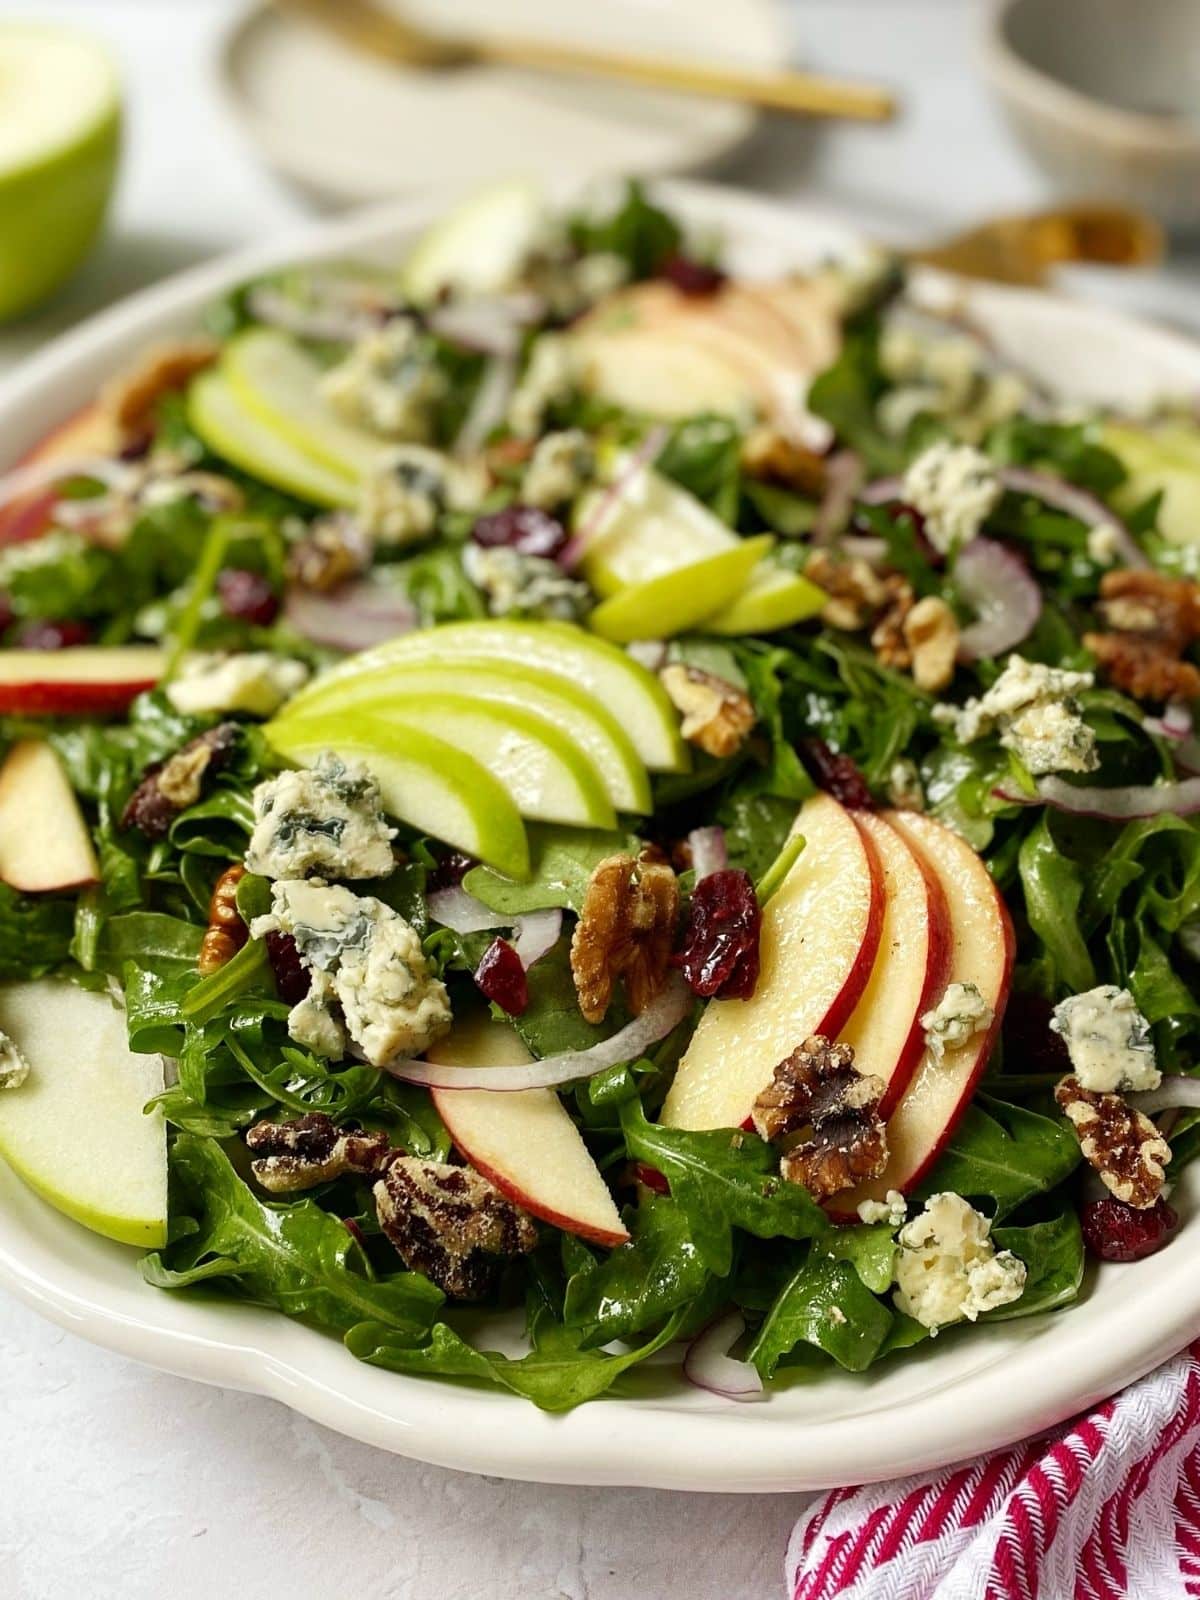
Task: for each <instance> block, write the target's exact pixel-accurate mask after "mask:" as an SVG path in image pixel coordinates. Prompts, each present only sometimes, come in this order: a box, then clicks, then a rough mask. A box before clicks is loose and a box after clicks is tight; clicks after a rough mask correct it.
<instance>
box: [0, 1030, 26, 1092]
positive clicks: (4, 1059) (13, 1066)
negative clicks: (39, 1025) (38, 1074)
mask: <svg viewBox="0 0 1200 1600" xmlns="http://www.w3.org/2000/svg"><path fill="white" fill-rule="evenodd" d="M28 1076H29V1063H28V1061H26V1059H25V1057H24V1056H23V1055H22V1054H21V1051H20V1050H19V1049H18V1047H17V1045H16V1043H15V1042H14V1041H13V1040H12V1039H10V1038H9V1036H8V1034H6V1033H3V1032H0V1089H19V1088H20V1087H21V1085H22V1084H23V1083H24V1082H25V1080H26V1078H28Z"/></svg>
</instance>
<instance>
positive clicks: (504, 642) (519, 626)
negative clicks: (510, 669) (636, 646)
mask: <svg viewBox="0 0 1200 1600" xmlns="http://www.w3.org/2000/svg"><path fill="white" fill-rule="evenodd" d="M466 660H471V661H480V660H482V661H484V662H486V663H488V664H489V666H490V664H491V663H493V662H504V663H505V664H506V665H507V664H509V663H516V664H517V665H518V666H522V667H525V668H527V669H529V670H530V671H533V672H536V673H539V674H545V675H546V676H547V678H549V679H550V680H552V682H553V684H554V687H556V688H557V687H559V682H560V680H565V681H566V682H567V683H568V684H574V685H575V686H576V687H577V688H579V689H581V690H583V691H585V692H586V693H587V694H589V695H591V696H592V697H593V698H595V699H596V700H598V701H599V702H600V704H601V705H602V706H604V707H605V708H606V709H607V711H608V712H609V714H610V715H611V716H613V717H615V718H617V720H618V721H619V722H620V724H621V726H622V727H623V728H624V729H625V731H626V733H627V734H628V735H629V737H630V739H631V740H632V741H633V743H634V745H635V746H636V748H637V752H638V754H639V755H640V757H641V758H642V760H643V761H644V762H645V764H646V766H648V767H649V768H650V770H651V771H652V772H686V771H687V770H688V767H689V765H690V757H689V754H688V747H687V745H686V744H685V743H684V741H683V739H682V737H681V735H680V732H679V714H678V712H677V711H676V710H675V708H674V706H672V704H671V702H670V700H669V699H668V698H667V694H666V691H665V690H664V689H663V687H662V685H661V684H660V683H659V681H658V679H657V678H656V677H655V676H654V674H653V673H652V672H648V671H647V670H646V668H645V667H643V666H642V665H641V664H640V663H639V662H637V661H634V660H633V658H632V657H631V656H629V655H627V654H626V653H625V651H624V650H622V649H620V648H619V647H618V646H617V645H615V644H610V643H609V642H608V641H607V640H606V639H599V638H597V637H596V635H595V634H594V633H588V632H587V631H586V630H585V629H583V628H580V627H577V626H576V625H575V624H574V623H570V622H533V623H529V622H501V621H498V622H452V623H447V624H446V625H445V626H444V627H440V628H428V629H424V630H422V631H420V632H417V633H409V634H403V635H401V636H400V637H398V638H395V639H389V640H388V641H387V642H386V643H385V644H381V645H377V646H376V647H375V648H374V649H372V650H364V651H363V652H362V653H361V654H360V655H357V656H353V657H351V658H350V659H349V660H348V661H343V662H341V663H339V664H338V666H336V667H335V668H334V669H333V670H332V671H331V672H329V673H327V674H325V675H324V676H323V677H321V678H319V679H317V681H316V682H315V683H313V684H312V685H311V686H310V687H309V688H307V689H303V690H301V692H300V693H299V694H298V695H297V696H296V697H295V699H294V700H292V701H291V702H290V704H289V706H288V712H289V714H291V713H292V712H293V711H295V712H301V711H303V712H305V713H306V714H307V710H308V706H309V705H310V704H316V703H318V702H317V697H318V696H319V695H322V694H323V693H324V692H325V689H326V688H327V686H328V685H330V684H333V683H341V682H344V681H345V680H347V679H349V678H353V677H356V676H358V675H359V674H360V673H364V672H372V671H374V670H376V669H377V668H378V667H380V666H381V665H383V664H385V663H388V664H391V663H399V662H416V663H418V664H419V665H422V666H430V667H431V666H442V665H454V664H457V663H461V662H463V661H466ZM485 670H487V669H486V668H485Z"/></svg>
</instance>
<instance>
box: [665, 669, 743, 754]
mask: <svg viewBox="0 0 1200 1600" xmlns="http://www.w3.org/2000/svg"><path fill="white" fill-rule="evenodd" d="M658 676H659V678H660V679H661V681H662V686H663V688H664V689H665V690H666V691H667V693H668V695H669V696H670V697H671V703H672V705H674V707H675V709H676V710H677V711H679V712H681V713H682V714H683V725H682V727H681V729H680V732H681V733H682V734H683V737H684V738H685V739H686V740H688V742H689V743H690V744H694V745H696V746H698V747H699V748H700V749H701V750H704V751H705V752H706V753H707V754H708V755H710V756H716V757H717V758H718V759H719V760H721V759H724V758H726V757H728V756H733V755H736V754H737V752H738V751H739V750H740V749H741V748H742V745H743V744H745V742H746V739H747V737H748V735H749V733H750V730H751V728H753V726H754V724H755V723H756V722H757V721H758V716H757V713H756V712H755V710H754V705H753V702H752V701H751V699H750V697H749V695H747V694H743V692H742V691H741V690H740V689H738V688H736V687H735V686H734V685H733V684H732V683H727V682H726V681H725V679H724V678H718V677H717V676H716V674H715V673H712V672H704V671H702V670H701V668H699V667H689V666H686V665H685V664H684V663H683V662H682V661H673V662H672V663H671V664H670V666H666V667H664V668H663V669H662V671H661V672H660V673H659V675H658Z"/></svg>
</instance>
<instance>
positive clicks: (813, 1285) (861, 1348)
mask: <svg viewBox="0 0 1200 1600" xmlns="http://www.w3.org/2000/svg"><path fill="white" fill-rule="evenodd" d="M893 1320H894V1319H893V1316H892V1313H891V1312H890V1311H889V1310H888V1308H887V1307H886V1306H885V1305H883V1304H882V1302H881V1301H879V1300H877V1299H876V1297H875V1296H874V1295H873V1294H872V1293H871V1291H870V1290H869V1289H868V1288H867V1287H866V1285H865V1284H864V1283H863V1281H862V1279H861V1278H860V1277H859V1275H858V1273H857V1272H856V1271H855V1270H854V1268H853V1267H852V1266H851V1265H850V1263H849V1262H848V1261H837V1260H834V1259H833V1258H832V1257H830V1256H829V1255H827V1254H825V1253H824V1252H823V1251H819V1250H817V1249H815V1248H814V1249H813V1250H812V1251H811V1252H810V1253H809V1255H808V1257H807V1259H806V1260H805V1261H804V1262H803V1263H802V1265H801V1266H799V1267H798V1268H797V1269H796V1271H795V1273H794V1274H793V1275H792V1277H791V1278H790V1279H789V1281H788V1282H787V1283H786V1284H785V1286H784V1288H783V1289H782V1290H781V1291H780V1293H779V1296H778V1298H777V1299H776V1301H775V1303H774V1305H773V1306H772V1307H771V1309H770V1310H769V1311H768V1312H767V1315H766V1317H765V1319H764V1321H763V1324H762V1327H761V1328H760V1329H759V1330H758V1333H757V1335H756V1336H755V1339H754V1342H753V1344H752V1345H751V1346H750V1351H749V1358H750V1360H751V1361H752V1362H753V1363H754V1365H755V1366H756V1367H757V1368H758V1371H759V1374H760V1375H761V1376H762V1378H763V1379H764V1380H765V1379H767V1378H770V1377H772V1376H773V1375H774V1372H775V1369H776V1367H778V1365H779V1363H780V1361H782V1360H783V1358H784V1357H785V1356H787V1355H789V1354H790V1353H791V1352H792V1351H793V1350H794V1349H795V1348H796V1346H797V1345H798V1344H810V1345H815V1346H816V1347H817V1349H819V1350H824V1351H825V1353H826V1355H830V1356H832V1357H833V1359H834V1360H835V1361H836V1362H837V1363H838V1365H839V1366H842V1367H845V1368H846V1369H847V1371H849V1372H862V1371H863V1370H864V1369H865V1368H866V1367H869V1366H870V1365H871V1363H872V1361H874V1360H875V1358H876V1357H877V1356H878V1355H879V1354H880V1352H881V1350H882V1349H883V1345H884V1341H885V1339H886V1338H887V1336H888V1333H889V1332H890V1331H891V1328H892V1323H893Z"/></svg>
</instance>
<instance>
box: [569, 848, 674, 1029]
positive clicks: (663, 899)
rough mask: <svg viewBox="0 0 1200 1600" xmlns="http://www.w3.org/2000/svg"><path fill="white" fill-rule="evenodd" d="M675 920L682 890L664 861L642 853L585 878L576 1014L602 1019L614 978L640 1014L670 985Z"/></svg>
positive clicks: (610, 861) (575, 957)
mask: <svg viewBox="0 0 1200 1600" xmlns="http://www.w3.org/2000/svg"><path fill="white" fill-rule="evenodd" d="M678 921H679V885H678V883H677V882H676V880H675V874H674V872H673V871H672V870H671V868H670V867H669V866H668V865H667V863H666V862H665V861H656V860H653V859H651V858H650V857H649V856H648V855H647V854H646V853H645V852H643V854H642V855H640V856H638V858H637V859H636V860H635V859H634V858H633V856H626V855H618V856H608V857H606V858H605V859H604V860H603V861H601V862H600V863H599V865H598V866H597V867H596V869H595V871H594V872H593V873H592V876H591V878H590V879H589V880H588V886H587V891H586V893H585V894H584V898H583V907H582V909H581V911H580V913H579V921H578V923H577V924H576V927H575V933H574V935H573V937H572V939H571V974H572V976H573V977H574V979H575V992H576V994H577V996H578V998H579V1009H580V1011H582V1013H583V1015H584V1016H585V1017H586V1018H587V1020H588V1021H589V1022H602V1021H603V1020H604V1017H605V1015H606V1013H607V1011H608V1008H609V1005H610V1004H611V1003H612V996H613V989H614V987H615V985H616V982H617V980H618V979H619V978H623V979H624V981H625V993H626V995H627V996H628V999H629V1009H630V1010H631V1011H632V1012H633V1013H634V1015H635V1016H639V1015H640V1014H641V1013H642V1012H643V1011H644V1010H645V1009H646V1007H647V1006H648V1005H649V1004H650V1002H651V1000H653V999H654V997H655V995H656V994H657V993H658V992H659V990H660V989H661V988H662V986H663V984H664V983H665V982H666V980H667V967H668V963H669V961H670V957H671V951H672V949H673V948H674V945H675V928H676V925H677V923H678Z"/></svg>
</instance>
